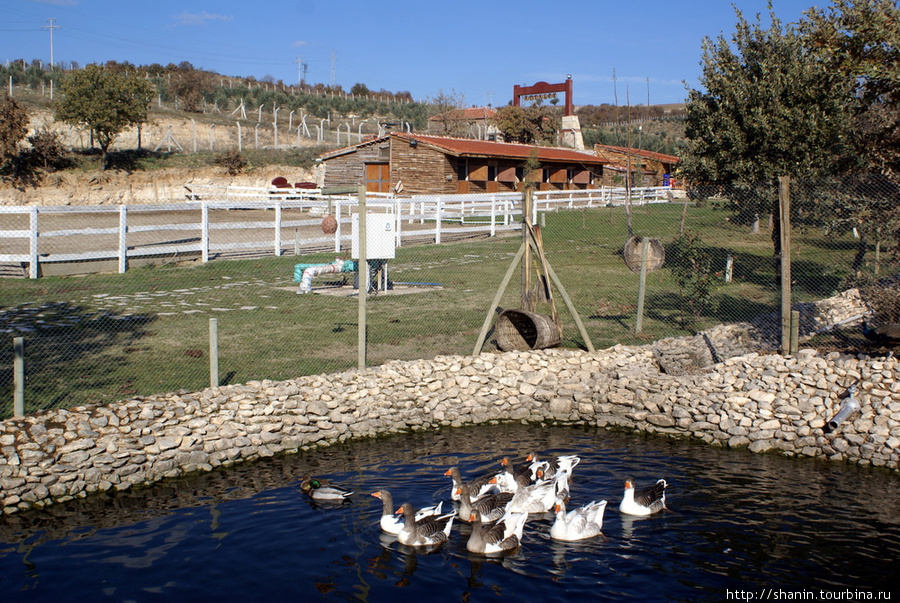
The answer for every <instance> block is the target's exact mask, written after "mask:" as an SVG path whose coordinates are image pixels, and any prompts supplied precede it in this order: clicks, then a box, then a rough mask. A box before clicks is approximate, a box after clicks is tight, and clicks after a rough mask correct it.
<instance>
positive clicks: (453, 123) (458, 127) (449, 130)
mask: <svg viewBox="0 0 900 603" xmlns="http://www.w3.org/2000/svg"><path fill="white" fill-rule="evenodd" d="M426 102H427V103H428V105H429V107H428V109H429V111H428V117H429V118H431V120H430V121H431V122H432V123H434V124H435V125H436V126H437V129H438V133H439V134H442V135H444V136H465V135H466V134H467V133H468V132H467V130H468V123H466V120H465V119H463V109H464V108H465V106H466V96H465V95H464V94H463V93H462V92H456V91H455V90H452V91H450V92H444V91H443V90H438V93H437V96H435V97H433V98H428V99H427V100H426Z"/></svg>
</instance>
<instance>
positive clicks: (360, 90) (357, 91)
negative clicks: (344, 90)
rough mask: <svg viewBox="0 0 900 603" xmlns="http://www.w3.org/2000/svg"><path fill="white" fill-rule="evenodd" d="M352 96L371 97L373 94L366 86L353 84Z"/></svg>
mask: <svg viewBox="0 0 900 603" xmlns="http://www.w3.org/2000/svg"><path fill="white" fill-rule="evenodd" d="M350 94H352V95H353V96H369V95H370V94H371V92H370V91H369V87H368V86H366V85H365V84H361V83H358V82H357V83H356V84H353V87H352V88H350Z"/></svg>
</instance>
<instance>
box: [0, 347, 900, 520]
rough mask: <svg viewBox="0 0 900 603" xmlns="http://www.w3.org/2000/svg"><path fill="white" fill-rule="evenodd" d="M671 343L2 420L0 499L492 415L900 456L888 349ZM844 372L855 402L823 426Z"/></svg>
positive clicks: (11, 504)
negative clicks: (731, 353)
mask: <svg viewBox="0 0 900 603" xmlns="http://www.w3.org/2000/svg"><path fill="white" fill-rule="evenodd" d="M707 341H708V339H707ZM682 343H683V342H682ZM664 349H665V345H663V344H654V345H653V346H647V347H644V348H633V347H625V346H616V347H613V348H610V349H607V350H603V351H598V352H596V353H592V354H591V353H586V352H580V351H573V350H543V351H529V352H508V353H484V354H481V355H479V356H458V357H437V358H434V359H430V360H419V361H411V362H399V361H396V362H390V363H387V364H384V365H382V366H379V367H375V368H371V369H367V370H365V371H361V372H357V371H350V372H345V373H336V374H331V375H317V376H309V377H301V378H298V379H293V380H289V381H281V382H272V381H262V382H250V383H247V384H242V385H232V386H226V387H218V388H210V389H207V390H204V391H200V392H178V393H172V394H167V395H159V396H150V397H144V398H134V399H131V400H125V401H121V402H118V403H115V404H110V405H106V406H96V407H77V408H72V409H69V410H56V411H50V412H45V413H42V414H40V415H36V416H32V417H26V418H24V419H10V420H7V421H4V422H2V423H0V451H2V457H0V505H2V509H3V513H4V514H12V513H16V512H20V511H23V510H27V509H31V508H40V507H44V506H47V505H50V504H53V503H54V502H62V501H66V500H70V499H72V498H78V497H85V496H87V495H89V494H91V493H93V492H99V491H107V490H124V489H127V488H130V487H132V486H135V485H141V484H152V483H154V482H156V481H159V480H162V479H164V478H168V477H174V476H178V475H183V474H188V473H193V472H203V471H211V470H213V469H215V468H219V467H229V466H232V465H234V464H236V463H241V462H244V461H251V460H254V459H259V458H264V457H271V456H273V455H277V454H283V453H289V452H293V451H297V450H299V449H305V448H309V447H315V446H325V445H328V444H331V443H335V442H340V441H343V440H347V439H349V438H364V437H370V436H375V435H378V434H384V433H390V432H398V431H404V430H421V429H435V428H439V427H453V426H461V425H469V424H479V423H487V422H496V421H523V422H558V423H561V424H590V425H597V426H601V427H603V426H615V427H620V428H626V429H636V430H643V431H646V432H651V433H660V434H666V435H669V436H675V437H690V438H699V439H701V440H703V441H704V442H707V443H710V444H716V445H721V446H730V447H748V448H749V449H750V450H752V451H754V452H760V453H761V452H768V451H774V452H777V453H780V454H785V455H789V456H808V457H822V458H828V459H832V460H836V461H847V462H851V463H858V464H861V465H873V466H882V467H886V468H889V469H892V470H897V469H898V462H900V450H898V448H900V375H898V371H900V369H898V363H897V361H895V360H894V359H892V358H870V357H863V358H856V357H853V356H847V355H840V354H837V353H830V354H826V355H820V354H818V353H817V352H816V351H814V350H801V351H800V353H798V354H797V355H796V356H795V357H783V356H780V355H764V354H759V353H756V352H751V353H749V354H745V355H743V356H736V357H732V358H728V359H726V360H724V361H723V362H719V363H718V364H715V365H713V366H711V367H708V368H706V369H704V370H702V371H700V372H696V371H695V372H686V371H674V372H676V373H680V374H671V373H672V372H673V371H668V372H667V371H665V367H664V366H663V364H661V362H660V360H661V359H665V358H667V355H666V354H665V352H664V351H663V352H661V351H660V350H664ZM701 364H702V362H701ZM853 384H857V385H858V387H859V393H858V394H857V398H858V399H859V400H860V402H861V403H862V409H861V411H860V412H858V413H856V414H855V415H853V416H851V417H850V418H849V419H847V420H846V421H844V422H843V423H842V424H841V425H840V426H839V427H838V429H837V430H835V431H834V432H833V433H827V430H826V422H827V421H828V420H829V419H830V418H831V417H832V416H833V415H835V414H836V413H837V411H838V409H839V407H840V404H841V402H842V397H843V396H845V395H846V391H847V388H848V387H849V386H850V385H853Z"/></svg>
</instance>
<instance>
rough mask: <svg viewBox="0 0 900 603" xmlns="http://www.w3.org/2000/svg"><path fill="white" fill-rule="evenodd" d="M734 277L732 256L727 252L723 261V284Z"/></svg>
mask: <svg viewBox="0 0 900 603" xmlns="http://www.w3.org/2000/svg"><path fill="white" fill-rule="evenodd" d="M733 275H734V255H733V254H732V253H731V252H730V251H729V252H728V258H727V259H726V260H725V282H726V283H730V282H731V279H732V277H733Z"/></svg>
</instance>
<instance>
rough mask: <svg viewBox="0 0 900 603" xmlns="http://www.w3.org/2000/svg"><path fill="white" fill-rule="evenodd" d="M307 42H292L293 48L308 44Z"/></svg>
mask: <svg viewBox="0 0 900 603" xmlns="http://www.w3.org/2000/svg"><path fill="white" fill-rule="evenodd" d="M306 44H307V42H306V40H297V41H296V42H294V43H293V44H291V47H292V48H299V47H301V46H306Z"/></svg>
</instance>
